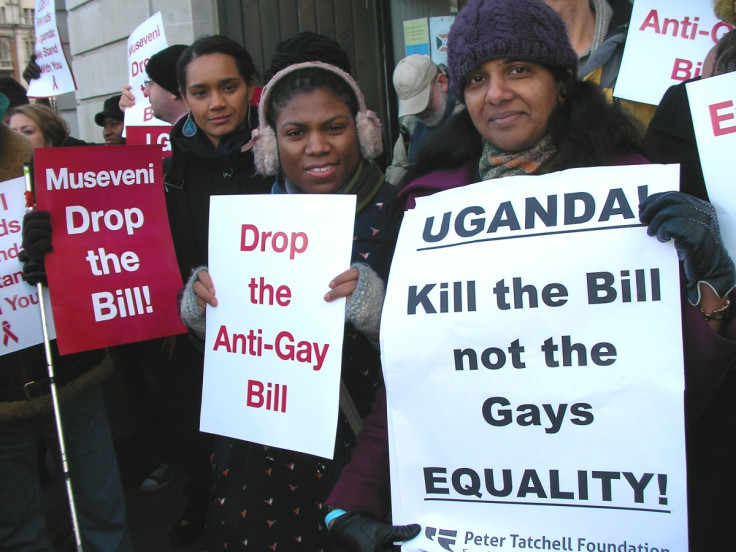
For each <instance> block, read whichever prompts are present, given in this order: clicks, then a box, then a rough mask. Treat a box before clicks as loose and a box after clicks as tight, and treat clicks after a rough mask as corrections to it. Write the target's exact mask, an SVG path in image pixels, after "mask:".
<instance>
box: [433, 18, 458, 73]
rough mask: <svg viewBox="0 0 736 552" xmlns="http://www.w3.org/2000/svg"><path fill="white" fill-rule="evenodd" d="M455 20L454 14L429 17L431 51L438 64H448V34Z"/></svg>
mask: <svg viewBox="0 0 736 552" xmlns="http://www.w3.org/2000/svg"><path fill="white" fill-rule="evenodd" d="M454 21H455V16H454V15H444V16H441V17H430V18H429V51H430V52H431V57H432V61H434V62H435V63H436V64H437V65H439V64H440V63H443V64H445V65H447V35H448V34H449V33H450V27H451V26H452V23H453V22H454Z"/></svg>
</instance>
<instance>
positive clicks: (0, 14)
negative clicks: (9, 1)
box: [0, 6, 8, 23]
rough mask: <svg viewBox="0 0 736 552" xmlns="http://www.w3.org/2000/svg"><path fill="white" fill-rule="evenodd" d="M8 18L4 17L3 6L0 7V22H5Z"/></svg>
mask: <svg viewBox="0 0 736 552" xmlns="http://www.w3.org/2000/svg"><path fill="white" fill-rule="evenodd" d="M7 22H8V20H7V19H6V18H5V6H3V7H2V8H0V23H7Z"/></svg>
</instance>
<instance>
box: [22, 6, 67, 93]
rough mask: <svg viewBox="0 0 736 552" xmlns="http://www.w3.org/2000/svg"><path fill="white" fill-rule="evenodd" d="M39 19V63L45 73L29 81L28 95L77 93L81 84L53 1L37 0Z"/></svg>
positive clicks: (36, 13)
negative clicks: (63, 40)
mask: <svg viewBox="0 0 736 552" xmlns="http://www.w3.org/2000/svg"><path fill="white" fill-rule="evenodd" d="M35 18H36V19H35V22H34V25H35V32H36V63H38V65H39V66H40V67H41V71H42V73H41V77H40V78H38V79H33V80H32V81H31V82H30V83H29V84H28V97H29V98H48V97H51V96H58V95H59V94H65V93H66V92H74V90H76V88H77V87H76V85H75V83H74V76H73V75H72V70H71V68H70V67H69V63H68V62H67V60H66V57H65V56H64V50H63V49H62V47H61V40H60V39H59V29H58V28H57V26H56V11H55V8H54V2H53V0H36V11H35Z"/></svg>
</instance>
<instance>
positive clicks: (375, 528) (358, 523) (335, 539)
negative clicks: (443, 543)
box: [327, 512, 421, 552]
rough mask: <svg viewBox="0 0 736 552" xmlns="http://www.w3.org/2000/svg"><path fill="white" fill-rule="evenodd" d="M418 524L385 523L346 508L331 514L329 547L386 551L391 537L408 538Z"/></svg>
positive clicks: (347, 550)
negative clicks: (336, 513) (348, 510)
mask: <svg viewBox="0 0 736 552" xmlns="http://www.w3.org/2000/svg"><path fill="white" fill-rule="evenodd" d="M420 530H421V527H419V525H416V524H412V525H389V524H388V523H381V522H380V521H376V520H374V519H373V518H371V517H370V516H369V515H368V514H366V513H364V512H348V513H347V514H343V515H341V516H338V517H336V518H335V520H334V521H333V522H332V527H330V532H329V533H328V536H327V540H328V542H329V543H330V545H331V548H332V550H341V551H345V552H390V551H391V550H393V543H394V542H395V541H407V540H411V539H413V538H414V537H416V536H417V535H418V534H419V531H420Z"/></svg>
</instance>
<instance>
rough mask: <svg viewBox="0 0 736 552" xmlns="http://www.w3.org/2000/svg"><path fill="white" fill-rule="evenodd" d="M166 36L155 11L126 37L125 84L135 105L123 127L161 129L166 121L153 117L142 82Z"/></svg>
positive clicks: (126, 110) (126, 117)
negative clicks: (151, 59)
mask: <svg viewBox="0 0 736 552" xmlns="http://www.w3.org/2000/svg"><path fill="white" fill-rule="evenodd" d="M167 46H168V44H166V35H165V33H164V22H163V19H162V17H161V12H156V13H155V14H153V15H152V16H151V17H149V18H148V19H146V20H145V21H144V22H143V23H141V24H140V25H138V27H136V28H135V30H134V31H133V32H132V33H130V36H129V37H128V84H129V85H130V87H131V92H132V93H133V95H134V96H135V105H134V106H133V107H128V108H126V109H125V126H126V128H127V127H129V126H160V125H166V124H167V123H166V121H162V120H161V119H157V118H155V117H154V116H153V110H152V109H151V101H150V100H149V99H148V95H147V94H146V91H145V90H146V87H145V85H144V84H143V82H144V81H145V80H146V79H147V78H148V77H147V76H146V64H147V63H148V60H149V58H150V57H151V56H152V55H153V54H155V53H156V52H160V51H161V50H163V49H164V48H166V47H167Z"/></svg>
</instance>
